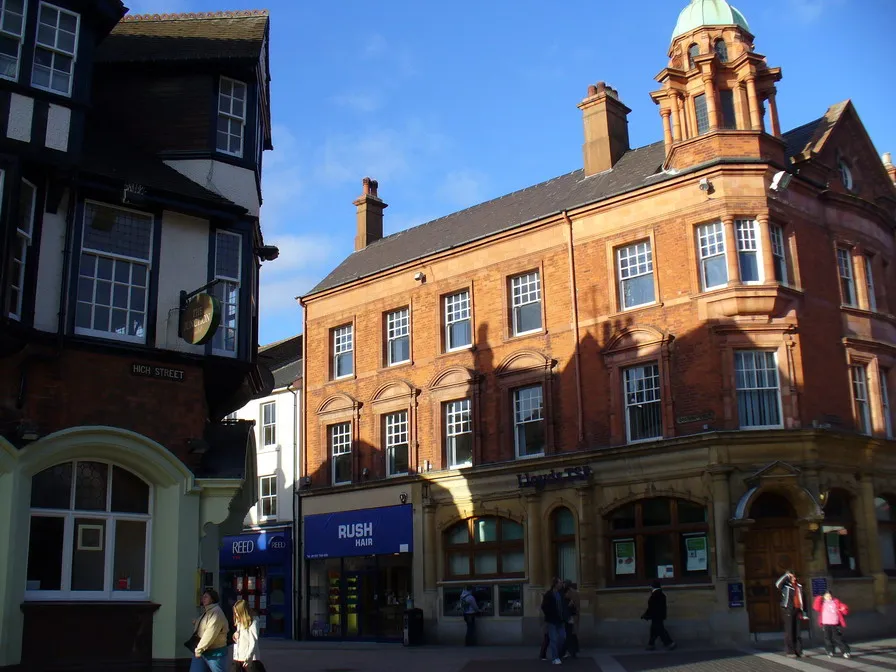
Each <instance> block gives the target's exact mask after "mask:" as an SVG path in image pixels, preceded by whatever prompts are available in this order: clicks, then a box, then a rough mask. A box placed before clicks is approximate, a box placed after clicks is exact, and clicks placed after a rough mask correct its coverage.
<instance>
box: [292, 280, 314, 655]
mask: <svg viewBox="0 0 896 672" xmlns="http://www.w3.org/2000/svg"><path fill="white" fill-rule="evenodd" d="M296 301H298V303H299V307H300V308H301V309H302V423H301V425H300V429H301V431H302V471H301V474H302V475H303V477H304V476H308V449H307V447H306V446H307V443H306V440H305V437H306V435H307V432H306V431H305V423H306V422H307V419H308V388H307V387H306V386H305V383H306V382H307V380H308V378H307V375H308V339H307V338H306V336H307V335H308V309H307V308H306V306H305V302H304V301H303V300H302V298H301V297H298V296H297V297H296ZM295 496H296V497H297V498H298V500H299V505H298V516H299V519H298V525H299V527H298V531H300V532H301V531H303V530H304V527H305V526H304V520H302V518H301V516H302V497H301V495H300V494H299V487H298V486H297V487H296V493H295ZM300 542H301V544H302V547H301V551H300V553H299V563H300V567H301V571H300V572H299V576H300V577H301V581H300V583H301V585H302V588H303V590H304V589H305V588H307V587H308V563H307V562H305V543H304V539H303V537H302V536H299V535H297V536H296V539H295V540H294V541H293V544H294V545H296V544H298V543H300ZM296 578H299V577H296ZM303 595H304V599H301V598H300V600H299V609H300V610H302V612H303V613H301V614H300V615H299V618H298V619H297V621H298V623H299V626H298V627H300V628H301V624H302V623H303V622H304V621H303V617H304V613H305V612H307V611H310V610H311V601H310V599H309V598H308V592H307V591H305V592H304V593H303ZM306 632H307V631H306V630H305V629H304V628H302V629H301V631H300V632H299V637H298V639H305V634H306Z"/></svg>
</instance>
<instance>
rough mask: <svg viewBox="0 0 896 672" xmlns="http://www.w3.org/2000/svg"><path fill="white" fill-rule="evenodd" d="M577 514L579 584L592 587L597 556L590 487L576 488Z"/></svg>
mask: <svg viewBox="0 0 896 672" xmlns="http://www.w3.org/2000/svg"><path fill="white" fill-rule="evenodd" d="M576 495H578V514H579V549H578V550H579V569H580V571H579V584H580V585H583V586H592V585H594V572H595V570H596V569H597V567H596V566H595V559H596V556H597V552H596V548H595V546H594V512H593V511H592V506H591V486H590V485H585V486H579V487H578V488H576Z"/></svg>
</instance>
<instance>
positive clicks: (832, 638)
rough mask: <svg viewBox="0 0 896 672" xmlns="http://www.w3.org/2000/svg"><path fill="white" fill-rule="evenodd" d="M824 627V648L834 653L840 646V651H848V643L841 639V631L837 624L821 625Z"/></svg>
mask: <svg viewBox="0 0 896 672" xmlns="http://www.w3.org/2000/svg"><path fill="white" fill-rule="evenodd" d="M821 627H822V628H823V629H824V650H825V651H826V652H828V653H834V652H835V651H836V650H837V649H836V647H838V646H839V647H840V653H849V644H847V643H846V642H844V641H843V631H842V630H840V626H839V625H823V626H821Z"/></svg>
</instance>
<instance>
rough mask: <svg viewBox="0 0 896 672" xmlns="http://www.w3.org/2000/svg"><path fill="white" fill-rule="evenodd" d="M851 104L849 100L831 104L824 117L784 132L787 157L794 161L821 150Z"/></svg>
mask: <svg viewBox="0 0 896 672" xmlns="http://www.w3.org/2000/svg"><path fill="white" fill-rule="evenodd" d="M848 105H849V101H848V100H845V101H843V102H842V103H837V104H836V105H831V107H829V108H828V110H827V112H825V114H824V116H823V117H819V118H818V119H816V120H815V121H810V122H809V123H808V124H803V125H802V126H798V127H797V128H794V129H793V130H792V131H788V132H787V133H785V134H784V139H785V140H786V141H787V157H788V158H791V159H793V160H794V161H799V160H801V159H804V158H809V156H810V155H811V153H813V152H818V151H819V150H821V146H822V145H823V144H824V142H825V140H827V139H828V136H829V135H830V132H831V130H832V129H833V128H834V125H835V124H836V123H837V122H838V121H839V120H840V117H841V116H843V112H844V111H845V110H846V108H847V106H848Z"/></svg>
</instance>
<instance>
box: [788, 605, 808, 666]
mask: <svg viewBox="0 0 896 672" xmlns="http://www.w3.org/2000/svg"><path fill="white" fill-rule="evenodd" d="M802 613H803V612H802V611H800V610H799V609H794V608H793V607H789V608H787V609H785V610H784V614H783V616H784V647H785V649H786V651H787V653H790V654H796V655H797V656H801V655H802V654H803V640H802V638H801V637H800V635H801V632H800V629H801V627H802V626H801V624H800V616H801V615H802Z"/></svg>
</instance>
